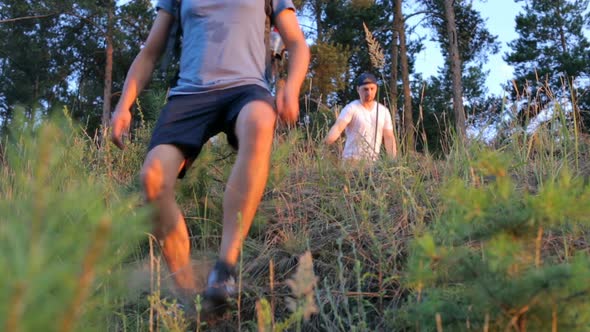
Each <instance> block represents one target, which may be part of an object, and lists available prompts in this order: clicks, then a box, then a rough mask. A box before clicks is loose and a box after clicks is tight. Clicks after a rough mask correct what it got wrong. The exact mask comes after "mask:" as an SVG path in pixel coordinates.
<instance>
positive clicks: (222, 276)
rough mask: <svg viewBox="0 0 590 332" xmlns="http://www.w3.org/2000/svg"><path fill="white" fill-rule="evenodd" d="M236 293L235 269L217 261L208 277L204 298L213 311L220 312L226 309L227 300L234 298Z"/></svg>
mask: <svg viewBox="0 0 590 332" xmlns="http://www.w3.org/2000/svg"><path fill="white" fill-rule="evenodd" d="M237 293H238V289H237V285H236V272H235V269H234V268H233V267H232V266H230V265H228V264H227V263H224V262H222V261H217V263H215V266H214V267H213V270H211V273H209V278H208V279H207V289H206V290H205V294H204V298H205V301H207V302H208V305H209V306H210V308H209V309H211V311H214V312H221V311H223V310H225V309H226V307H227V305H228V303H229V301H230V300H231V299H234V298H235V297H236V295H237Z"/></svg>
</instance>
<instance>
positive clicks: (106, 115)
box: [100, 3, 114, 146]
mask: <svg viewBox="0 0 590 332" xmlns="http://www.w3.org/2000/svg"><path fill="white" fill-rule="evenodd" d="M113 5H114V4H112V3H109V12H108V21H107V30H106V36H105V37H106V50H105V51H106V54H105V56H106V64H105V70H104V93H103V104H102V122H101V125H102V126H101V129H102V130H101V132H102V134H101V137H100V144H101V146H103V145H104V141H105V138H106V135H107V129H108V127H109V122H110V118H111V90H112V83H113V30H112V26H113Z"/></svg>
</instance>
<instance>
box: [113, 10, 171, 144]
mask: <svg viewBox="0 0 590 332" xmlns="http://www.w3.org/2000/svg"><path fill="white" fill-rule="evenodd" d="M173 21H174V16H172V15H171V14H169V13H167V12H165V11H163V10H159V11H158V14H157V16H156V19H155V21H154V24H153V26H152V28H151V30H150V34H149V36H148V38H147V40H146V42H145V45H144V47H143V48H142V49H141V50H140V51H139V53H138V54H137V56H136V57H135V59H134V60H133V63H132V64H131V68H129V71H128V72H127V77H126V79H125V84H124V85H123V91H122V92H121V98H120V99H119V102H118V103H117V106H116V107H115V113H114V114H113V119H112V121H111V127H112V133H111V140H112V141H113V143H115V145H117V146H118V147H119V148H120V149H123V147H124V144H123V141H122V140H121V135H122V134H123V132H126V131H127V130H128V129H129V125H130V123H131V112H130V111H129V110H130V108H131V105H133V102H134V101H135V99H136V98H137V96H138V95H139V94H140V93H141V91H142V90H143V88H144V87H145V86H146V85H147V83H148V82H149V81H150V79H151V77H152V72H153V71H154V67H155V65H156V62H157V61H158V59H159V58H160V56H161V55H162V53H163V52H164V49H165V47H166V42H167V40H168V33H169V30H170V26H171V24H172V22H173Z"/></svg>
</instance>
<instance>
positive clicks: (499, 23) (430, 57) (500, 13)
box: [408, 0, 522, 96]
mask: <svg viewBox="0 0 590 332" xmlns="http://www.w3.org/2000/svg"><path fill="white" fill-rule="evenodd" d="M474 7H475V9H476V10H477V11H479V12H480V14H481V16H482V18H483V19H484V20H486V26H487V28H488V30H489V31H490V33H491V34H493V35H495V36H498V38H497V41H498V42H499V43H500V45H499V46H500V47H499V49H500V50H499V52H498V53H497V54H495V55H492V56H490V57H489V58H488V62H487V64H486V65H485V66H484V69H485V70H488V71H489V75H488V78H487V82H486V83H487V84H486V85H487V88H488V93H489V94H495V95H499V96H502V94H503V92H502V86H501V85H502V84H505V83H506V81H507V80H509V79H511V78H512V77H513V76H512V74H513V71H514V69H513V68H512V66H510V65H508V64H507V63H506V62H505V61H504V60H503V59H502V57H503V56H504V55H505V54H506V52H508V51H509V50H510V49H509V47H508V43H509V42H511V41H513V40H514V39H516V38H518V34H517V33H516V31H515V22H514V19H515V17H516V15H517V14H518V13H519V12H520V11H521V10H522V3H518V4H517V3H515V2H514V0H487V1H486V2H485V3H482V1H475V2H474ZM418 19H419V17H416V19H410V20H409V21H408V24H410V25H411V24H417V20H418ZM417 33H418V34H420V35H421V36H426V39H425V47H426V49H425V50H424V51H422V52H421V53H420V54H418V56H417V59H416V71H417V72H420V73H422V76H423V77H425V78H426V77H430V76H433V75H437V70H438V68H439V67H442V65H443V58H442V55H441V52H440V48H439V47H438V45H437V44H436V43H435V42H431V41H430V39H431V38H430V32H429V31H427V30H418V31H417Z"/></svg>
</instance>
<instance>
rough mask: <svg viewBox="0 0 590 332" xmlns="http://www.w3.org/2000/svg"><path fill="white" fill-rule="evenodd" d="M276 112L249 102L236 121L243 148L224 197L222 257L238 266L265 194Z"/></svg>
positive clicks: (239, 140)
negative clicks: (243, 247) (242, 249)
mask: <svg viewBox="0 0 590 332" xmlns="http://www.w3.org/2000/svg"><path fill="white" fill-rule="evenodd" d="M275 121H276V113H275V111H274V110H273V108H272V107H271V106H270V105H268V104H267V103H265V102H262V101H253V102H251V103H248V104H247V105H246V106H244V108H243V109H242V111H241V112H240V114H239V115H238V119H237V122H236V136H237V137H238V142H239V150H238V156H237V159H236V163H235V165H234V167H233V169H232V172H231V175H230V177H229V179H228V182H227V187H226V189H225V193H224V197H223V233H222V237H221V250H220V254H219V258H220V260H222V261H224V262H226V263H228V264H229V265H235V264H236V262H237V260H238V256H239V254H240V247H241V246H242V242H243V241H244V238H245V237H246V236H247V235H248V231H249V230H250V226H251V225H252V220H253V219H254V215H255V214H256V209H257V208H258V204H259V203H260V199H261V198H262V194H263V193H264V187H265V186H266V180H267V178H268V169H269V161H270V153H271V148H272V139H273V135H274V126H275Z"/></svg>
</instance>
